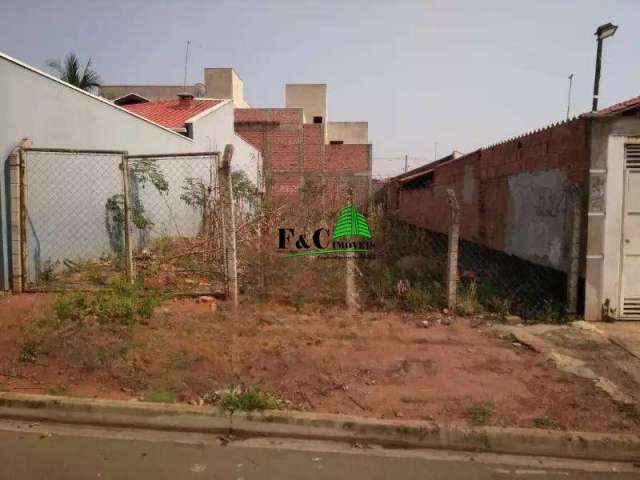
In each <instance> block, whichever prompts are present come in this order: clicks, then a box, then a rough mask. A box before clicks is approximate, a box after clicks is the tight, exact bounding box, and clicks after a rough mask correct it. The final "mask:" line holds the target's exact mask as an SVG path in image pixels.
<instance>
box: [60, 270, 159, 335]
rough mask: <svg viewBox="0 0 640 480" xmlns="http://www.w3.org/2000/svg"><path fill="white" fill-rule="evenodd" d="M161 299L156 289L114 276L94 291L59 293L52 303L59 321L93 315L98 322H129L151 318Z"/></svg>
mask: <svg viewBox="0 0 640 480" xmlns="http://www.w3.org/2000/svg"><path fill="white" fill-rule="evenodd" d="M161 302H162V297H161V296H160V295H158V294H156V293H155V292H145V291H144V290H143V289H142V287H141V286H139V285H130V284H127V283H126V282H124V281H122V280H117V281H115V282H114V283H113V284H112V285H111V286H110V287H109V288H105V289H104V290H100V291H98V292H96V293H94V294H80V293H73V294H64V295H61V296H60V297H59V298H58V299H57V301H56V303H55V304H54V311H55V313H56V316H57V317H58V319H59V320H61V321H66V320H79V319H81V318H83V317H84V316H86V315H95V316H96V318H97V319H98V321H100V322H104V323H108V322H119V323H123V324H129V323H132V322H133V321H134V320H135V319H136V317H142V318H150V317H151V315H153V309H154V308H155V307H157V306H158V305H160V303H161Z"/></svg>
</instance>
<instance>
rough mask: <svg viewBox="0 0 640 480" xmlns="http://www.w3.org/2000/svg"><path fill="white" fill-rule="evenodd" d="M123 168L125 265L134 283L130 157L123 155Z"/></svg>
mask: <svg viewBox="0 0 640 480" xmlns="http://www.w3.org/2000/svg"><path fill="white" fill-rule="evenodd" d="M120 169H121V170H122V196H123V202H122V203H123V209H124V252H123V253H124V265H125V269H126V275H127V281H128V282H129V283H133V282H134V280H135V278H136V274H135V266H134V264H133V244H132V242H131V187H130V185H129V180H130V177H129V157H128V156H127V155H126V154H124V155H122V161H121V163H120Z"/></svg>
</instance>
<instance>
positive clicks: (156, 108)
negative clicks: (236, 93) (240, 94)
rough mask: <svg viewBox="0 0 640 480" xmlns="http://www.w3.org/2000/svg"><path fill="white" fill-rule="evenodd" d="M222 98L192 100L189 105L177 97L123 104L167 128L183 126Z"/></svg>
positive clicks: (220, 101)
mask: <svg viewBox="0 0 640 480" xmlns="http://www.w3.org/2000/svg"><path fill="white" fill-rule="evenodd" d="M223 101H224V100H209V99H207V100H195V99H194V100H192V101H191V103H190V104H189V105H181V104H180V100H179V99H177V98H176V99H171V100H158V101H156V102H146V103H136V104H132V105H123V108H126V109H127V110H129V111H130V112H133V113H135V114H138V115H140V116H141V117H144V118H146V119H149V120H151V121H152V122H155V123H159V124H160V125H162V126H163V127H167V128H184V126H185V123H187V122H188V121H189V119H191V118H193V117H195V116H196V115H198V114H199V113H202V112H204V111H205V110H208V109H210V108H211V107H213V106H215V105H218V104H219V103H222V102H223Z"/></svg>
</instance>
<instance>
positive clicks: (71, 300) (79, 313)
mask: <svg viewBox="0 0 640 480" xmlns="http://www.w3.org/2000/svg"><path fill="white" fill-rule="evenodd" d="M88 307H89V305H88V304H87V301H86V296H85V295H84V294H81V293H72V294H66V295H62V296H60V297H58V299H57V300H56V302H55V303H54V305H53V309H54V311H55V313H56V316H57V317H58V318H59V319H60V320H62V321H66V320H79V319H80V318H82V317H83V316H84V315H86V313H87V309H88Z"/></svg>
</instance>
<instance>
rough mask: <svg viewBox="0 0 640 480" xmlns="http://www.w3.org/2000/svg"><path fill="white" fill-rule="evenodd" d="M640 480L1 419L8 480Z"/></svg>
mask: <svg viewBox="0 0 640 480" xmlns="http://www.w3.org/2000/svg"><path fill="white" fill-rule="evenodd" d="M192 478H194V479H209V480H211V479H232V480H250V479H260V480H271V479H278V480H281V479H305V480H306V479H345V480H346V479H349V480H357V479H421V480H425V479H426V480H440V479H454V480H455V479H465V480H466V479H474V480H475V479H479V480H482V479H507V478H519V479H529V478H533V479H536V480H537V479H563V480H566V479H572V478H574V479H580V480H590V479H609V478H615V479H631V478H633V479H640V465H633V464H623V463H609V462H592V461H576V460H559V459H550V458H540V457H526V456H514V455H495V454H472V453H462V452H450V451H436V450H406V449H402V450H397V449H383V448H381V447H377V446H366V445H349V444H345V443H339V442H324V441H306V440H292V439H281V438H270V439H266V438H253V439H228V438H225V437H221V436H220V435H213V434H193V433H178V432H159V431H149V430H133V429H114V428H94V427H86V426H73V425H62V424H51V423H48V424H44V423H42V424H40V423H25V422H23V421H11V420H0V480H14V479H25V480H35V479H38V480H40V479H42V480H75V479H83V480H86V479H135V480H144V479H154V480H160V479H192Z"/></svg>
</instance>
